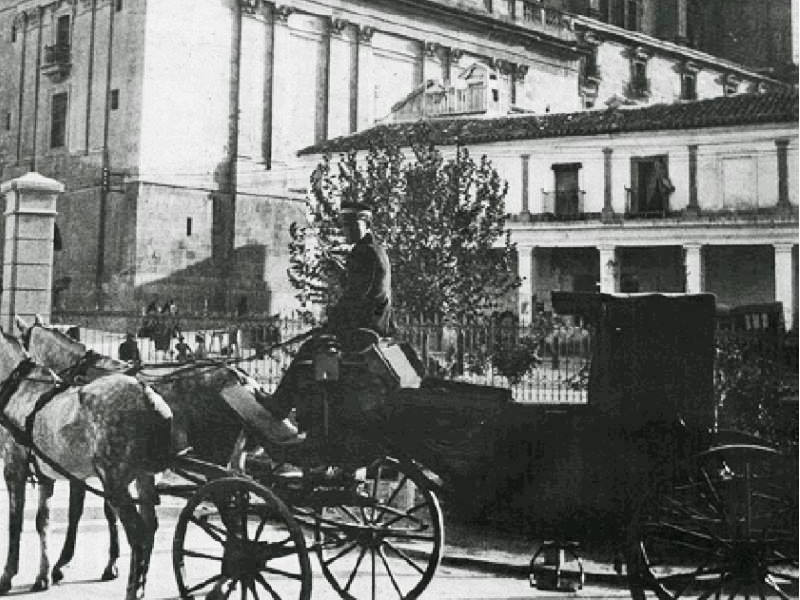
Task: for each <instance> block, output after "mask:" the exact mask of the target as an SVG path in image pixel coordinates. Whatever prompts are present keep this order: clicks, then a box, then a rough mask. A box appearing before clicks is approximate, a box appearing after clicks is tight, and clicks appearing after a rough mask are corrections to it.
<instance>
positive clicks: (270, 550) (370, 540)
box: [24, 295, 797, 600]
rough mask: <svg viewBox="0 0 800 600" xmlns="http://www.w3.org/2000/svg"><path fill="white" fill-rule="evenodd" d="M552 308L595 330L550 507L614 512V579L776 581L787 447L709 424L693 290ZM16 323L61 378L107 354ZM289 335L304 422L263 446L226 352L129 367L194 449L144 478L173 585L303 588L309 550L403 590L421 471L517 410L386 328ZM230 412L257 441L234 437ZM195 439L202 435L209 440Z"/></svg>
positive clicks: (713, 591)
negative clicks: (169, 531) (344, 343)
mask: <svg viewBox="0 0 800 600" xmlns="http://www.w3.org/2000/svg"><path fill="white" fill-rule="evenodd" d="M554 304H555V305H558V306H559V307H560V308H561V310H562V311H564V312H577V313H580V314H582V315H584V316H585V317H586V318H587V319H588V320H589V321H590V322H592V323H593V324H594V326H595V328H596V332H597V333H596V337H595V342H596V343H595V344H593V346H594V357H593V362H592V374H591V377H590V406H589V407H582V408H585V409H586V410H585V411H584V412H582V413H581V414H580V415H576V413H575V412H574V411H573V413H572V414H571V415H569V416H568V417H565V418H567V419H569V423H568V424H569V425H570V427H572V428H575V429H576V430H577V431H579V432H580V441H579V442H578V444H577V446H576V448H577V450H576V452H575V453H574V454H575V456H576V457H577V458H576V462H578V463H581V465H582V473H583V475H582V476H581V479H580V481H579V482H578V483H577V484H575V485H574V486H573V487H571V488H569V489H568V494H567V496H570V497H564V498H563V502H562V503H561V504H562V505H563V506H565V507H567V509H568V510H572V509H574V510H575V512H576V514H578V513H579V512H580V514H590V515H594V516H595V517H596V518H598V519H600V518H605V517H606V516H608V515H612V516H614V517H617V518H620V519H621V520H619V521H618V522H617V523H616V524H615V525H614V527H616V528H617V530H618V531H619V532H620V533H622V532H624V533H625V535H620V540H621V542H622V543H624V546H625V550H626V552H625V554H626V561H627V569H628V575H629V580H630V586H631V592H632V595H633V596H634V597H637V598H643V597H644V595H645V591H646V590H650V591H652V592H654V593H655V594H656V596H657V597H659V598H677V597H678V596H688V595H694V596H695V597H700V598H710V597H711V596H715V597H720V596H729V597H735V596H736V595H737V594H740V595H742V596H744V597H749V596H754V597H768V596H769V597H787V594H786V592H785V591H784V588H785V583H786V582H787V581H788V582H789V583H790V584H792V583H793V584H794V585H796V578H797V558H796V557H797V542H796V540H797V485H796V475H797V473H796V462H795V463H792V462H791V461H789V462H786V460H785V459H784V458H783V457H781V456H780V455H779V454H778V453H777V452H776V451H774V450H773V449H771V448H769V447H767V446H765V445H764V444H762V443H760V442H759V441H758V440H755V439H751V438H749V437H746V436H740V435H735V434H732V433H729V434H726V433H724V432H713V431H712V430H713V422H712V419H711V415H712V408H711V397H712V390H711V385H712V382H711V373H712V366H713V337H712V336H713V316H714V301H713V297H712V296H707V295H706V296H680V297H666V296H660V295H658V296H657V295H651V296H641V297H626V298H621V297H612V296H599V295H594V296H591V297H589V296H579V295H572V296H561V297H557V298H554ZM24 337H25V339H26V341H27V345H28V347H29V348H30V349H31V352H32V353H33V355H34V357H36V358H37V360H41V361H42V362H44V363H45V364H47V365H48V366H50V367H51V368H53V369H54V370H58V371H59V372H62V373H64V375H65V376H69V377H74V376H75V375H77V373H78V372H81V373H83V374H84V375H86V374H87V373H89V375H90V376H91V375H92V373H91V372H90V371H91V369H95V370H96V371H97V372H96V373H94V375H97V374H98V373H99V372H108V370H109V369H112V368H119V365H112V364H109V363H108V362H106V363H104V362H103V361H101V360H98V359H97V357H96V356H91V355H89V354H84V353H85V348H83V347H82V346H80V345H79V344H76V343H75V342H71V341H70V342H69V344H67V343H66V342H65V341H64V340H60V341H58V342H57V343H54V342H53V340H52V338H54V337H58V334H57V333H54V332H52V331H50V330H48V329H46V328H43V327H32V328H30V329H28V331H27V332H26V334H25V336H24ZM306 350H307V351H306V352H300V354H299V355H298V358H297V359H296V362H297V363H298V369H299V370H300V371H299V372H300V380H301V381H302V382H303V383H304V385H303V387H302V389H301V392H300V396H299V397H298V401H299V403H300V404H301V407H299V408H301V411H300V414H299V415H298V416H299V420H300V422H301V423H303V424H304V425H305V429H306V430H307V435H306V438H305V440H303V441H302V442H301V443H297V444H288V445H287V444H276V443H274V442H273V440H272V439H271V436H270V434H269V423H270V420H271V417H270V416H269V415H268V414H267V413H266V409H264V408H263V406H261V405H260V404H259V403H258V402H256V401H255V398H256V397H257V396H258V391H257V390H255V391H254V389H253V385H252V381H250V380H249V379H248V378H247V377H246V375H245V374H244V373H243V372H241V371H239V370H238V369H236V368H235V367H234V366H230V365H219V364H214V363H198V364H195V365H191V366H183V367H181V368H179V369H176V370H173V371H171V372H170V373H169V374H168V375H166V376H164V375H163V374H156V373H150V372H147V371H145V372H143V373H139V378H140V380H141V381H144V382H151V383H153V385H154V387H155V389H156V391H158V392H159V393H161V394H162V395H164V397H165V398H166V399H167V401H168V404H169V405H170V406H171V407H172V408H173V412H174V414H175V420H176V424H177V425H180V426H181V427H183V431H184V434H185V436H184V440H183V441H184V445H185V446H193V447H194V450H195V452H194V453H193V452H186V453H183V454H181V455H179V456H177V457H175V458H173V460H172V462H171V465H170V467H171V470H172V472H173V473H174V474H175V477H171V478H170V483H169V484H162V485H161V486H160V491H161V492H162V493H169V494H173V495H177V496H182V497H185V498H186V499H187V504H186V506H185V507H184V509H183V510H182V512H181V514H180V517H179V519H178V523H177V526H176V530H175V537H174V543H173V563H174V569H175V575H176V579H177V584H178V589H179V592H180V595H181V597H183V598H191V597H205V598H211V599H213V598H225V597H228V595H229V594H230V593H231V592H232V591H233V590H234V589H235V590H237V594H241V597H251V596H252V597H253V598H261V597H268V598H287V599H289V598H292V599H293V598H299V599H307V598H310V595H311V566H310V565H311V562H310V560H309V553H314V554H316V556H317V558H318V562H319V565H320V568H321V570H322V573H323V575H324V576H325V578H326V579H327V580H328V581H329V583H330V584H331V585H332V586H333V588H334V589H335V590H336V591H337V592H338V593H339V595H340V596H341V597H343V598H350V599H359V600H362V599H366V598H370V599H372V600H375V599H378V598H380V599H383V598H392V597H397V598H400V599H411V598H416V597H418V596H419V595H420V594H422V593H423V591H424V590H425V588H426V587H427V585H428V584H429V583H430V581H431V579H432V577H433V576H434V573H435V570H436V568H437V566H438V564H439V561H440V559H441V556H442V552H443V523H442V512H441V508H440V504H439V501H438V499H437V491H439V488H440V485H442V483H443V484H444V485H445V486H448V485H449V484H450V482H452V481H456V480H461V481H463V480H464V479H465V478H469V477H470V476H471V475H472V474H474V473H475V471H474V465H475V463H476V461H479V459H480V458H481V456H482V455H484V454H490V453H491V450H492V448H493V447H495V445H496V442H497V437H498V431H500V430H499V429H498V428H497V427H496V426H495V423H498V422H503V421H504V420H505V421H508V420H509V419H516V418H518V417H519V416H520V415H521V413H518V411H519V410H520V407H518V406H515V405H514V404H513V403H511V401H510V394H508V393H507V392H506V391H503V390H498V389H496V388H485V387H481V386H473V385H469V384H460V383H452V382H447V381H443V380H436V379H428V378H425V377H423V376H422V373H421V370H420V365H419V364H417V362H416V360H415V356H414V354H413V351H412V350H410V349H409V348H408V347H406V346H404V345H402V344H398V343H394V342H392V341H385V340H377V339H374V340H369V341H368V343H366V344H361V345H358V346H353V347H346V348H344V349H342V348H341V347H339V346H337V344H336V340H334V339H331V338H329V337H325V338H322V337H317V338H315V340H314V341H313V342H312V343H311V344H309V345H307V346H306ZM78 367H80V368H78ZM198 381H202V382H204V383H203V386H204V387H203V386H200V387H198ZM159 386H160V387H159ZM209 390H211V391H212V392H213V393H211V392H209ZM170 394H176V395H180V394H184V395H187V394H188V396H191V397H192V398H193V399H194V402H195V404H193V405H192V404H182V402H183V400H182V399H181V398H177V396H176V398H173V399H172V400H170V398H172V396H170ZM203 394H205V395H206V397H207V398H211V397H212V396H215V397H218V398H221V399H222V402H220V403H217V404H213V402H211V400H209V403H208V405H209V406H212V405H213V406H214V407H215V408H214V409H213V410H217V411H218V412H217V413H215V414H212V413H213V411H212V413H209V412H206V413H205V414H202V415H198V414H193V413H192V410H196V406H199V405H205V400H202V397H203ZM201 400H202V401H201ZM193 406H194V407H195V409H193V408H192V407H193ZM209 415H210V416H209ZM201 417H202V420H200V419H201ZM546 418H550V417H549V416H548V417H546ZM556 418H557V419H559V420H562V421H563V420H564V418H562V417H561V416H557V417H556ZM209 422H210V423H211V424H212V425H213V427H212V428H211V429H209V428H208V425H209ZM454 423H456V424H457V426H455V427H454V426H453V424H454ZM556 425H558V424H556ZM562 425H563V423H562ZM559 426H560V425H559ZM242 428H243V429H244V430H245V432H246V433H247V434H248V436H249V437H250V438H251V439H254V440H255V442H256V443H257V445H258V446H260V449H259V450H258V451H256V452H250V451H244V450H243V447H242V444H241V441H242V438H241V437H238V436H237V435H235V433H236V432H238V430H239V429H242ZM556 429H557V427H556ZM232 432H233V433H234V435H233V436H231V433H232ZM541 433H542V435H544V434H545V433H546V432H545V431H544V430H542V431H541ZM536 434H537V433H536V431H533V432H532V433H531V435H536ZM208 436H213V437H215V438H220V439H218V440H217V442H218V444H217V445H216V446H215V447H214V448H212V449H209V448H208V447H207V442H208V441H209V440H208V439H207V438H208ZM204 446H205V447H204ZM204 450H205V452H204ZM795 459H796V455H795ZM548 466H549V465H546V464H542V470H543V472H544V471H547V468H548ZM587 508H589V509H591V510H590V511H589V512H586V510H585V509H587Z"/></svg>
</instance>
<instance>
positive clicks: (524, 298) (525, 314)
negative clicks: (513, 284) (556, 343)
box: [517, 246, 534, 322]
mask: <svg viewBox="0 0 800 600" xmlns="http://www.w3.org/2000/svg"><path fill="white" fill-rule="evenodd" d="M533 252H534V249H533V248H531V247H530V246H520V247H519V248H517V273H518V275H519V278H520V280H521V281H522V283H521V285H520V287H519V316H520V318H522V319H523V320H524V321H526V322H530V319H531V317H532V316H533V267H534V258H533Z"/></svg>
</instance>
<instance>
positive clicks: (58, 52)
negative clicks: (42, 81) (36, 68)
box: [42, 44, 72, 77]
mask: <svg viewBox="0 0 800 600" xmlns="http://www.w3.org/2000/svg"><path fill="white" fill-rule="evenodd" d="M71 67H72V48H71V47H70V45H69V44H53V45H52V46H45V47H44V61H42V73H44V74H45V75H49V76H55V77H65V76H66V75H67V74H68V73H69V70H70V68H71Z"/></svg>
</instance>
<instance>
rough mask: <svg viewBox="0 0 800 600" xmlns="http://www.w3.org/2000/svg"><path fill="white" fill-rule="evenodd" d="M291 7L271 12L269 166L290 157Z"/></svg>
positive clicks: (281, 163)
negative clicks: (270, 142) (270, 149)
mask: <svg viewBox="0 0 800 600" xmlns="http://www.w3.org/2000/svg"><path fill="white" fill-rule="evenodd" d="M291 13H292V9H291V8H289V7H287V6H276V7H275V9H274V10H273V11H272V15H273V18H272V27H273V29H272V65H273V66H272V152H271V157H272V166H273V167H274V166H276V165H285V164H286V162H287V160H288V159H289V158H290V157H291V148H292V146H293V145H294V144H292V141H291V138H292V132H291V131H290V127H291V123H292V119H291V117H290V116H291V114H292V112H293V111H292V93H291V90H292V89H293V87H294V85H295V83H294V82H293V81H292V77H293V74H292V73H291V71H290V69H291V64H292V61H291V52H292V48H291V32H290V31H289V15H291Z"/></svg>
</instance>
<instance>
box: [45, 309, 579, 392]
mask: <svg viewBox="0 0 800 600" xmlns="http://www.w3.org/2000/svg"><path fill="white" fill-rule="evenodd" d="M53 322H54V323H56V324H58V325H59V327H60V328H61V329H62V330H65V331H67V332H68V333H70V334H71V335H73V336H74V337H75V338H77V339H79V340H80V341H81V342H83V343H84V344H85V345H86V346H87V347H88V348H90V349H92V350H94V351H95V352H99V353H100V354H103V355H106V356H113V357H116V356H117V355H118V352H119V346H120V344H121V343H122V342H123V341H124V339H125V335H126V332H131V333H134V334H135V335H136V336H137V337H136V342H137V346H138V348H139V353H140V356H141V359H142V361H143V362H145V363H163V362H174V361H176V360H177V358H178V354H177V351H176V345H177V343H178V342H179V340H180V337H183V338H184V342H185V343H187V344H188V345H189V346H190V348H192V349H193V350H194V349H196V347H197V344H198V342H197V341H196V340H198V339H201V338H202V340H203V342H204V345H205V348H206V351H207V352H208V355H209V356H210V357H219V358H237V359H241V363H240V365H241V367H242V368H244V369H245V370H246V371H247V372H248V373H250V374H251V375H252V376H254V377H255V378H256V379H258V380H259V381H260V382H261V383H262V384H263V385H264V386H265V388H266V389H267V390H269V391H274V389H275V388H276V387H277V385H278V383H279V381H280V379H281V377H282V375H283V372H284V371H285V369H286V368H288V366H289V364H290V362H291V360H292V356H293V351H295V350H296V349H297V347H298V345H299V342H298V343H293V344H289V345H287V346H285V347H282V348H280V349H277V350H274V351H271V352H270V351H269V348H270V346H273V345H274V344H277V343H280V342H285V341H287V340H290V339H292V338H293V337H295V336H298V335H299V334H301V333H303V332H305V331H307V330H308V329H309V326H308V325H307V324H306V323H305V322H304V321H303V320H302V319H300V318H293V317H286V318H276V317H271V316H267V315H263V316H246V317H243V316H236V315H221V314H216V315H215V314H208V313H206V314H195V315H189V314H184V313H180V314H176V315H161V314H159V315H145V316H143V315H139V314H135V313H112V312H58V313H55V314H54V315H53ZM397 326H398V336H397V337H398V338H400V339H404V340H407V341H408V342H410V343H411V345H412V346H413V347H414V348H415V349H416V351H417V352H418V354H419V356H420V358H421V360H422V362H423V364H424V366H425V368H426V372H427V374H429V375H436V376H440V377H445V378H448V379H453V380H458V381H466V382H470V383H476V384H481V385H491V386H497V387H503V388H507V389H510V390H511V391H512V395H513V397H514V399H515V400H517V401H520V402H532V403H545V404H551V403H552V404H564V403H568V404H583V403H586V402H587V382H588V370H589V363H590V356H591V352H590V350H591V335H590V333H589V331H588V330H586V329H584V328H582V327H580V326H577V325H575V326H573V325H569V326H568V325H562V326H560V327H558V328H556V329H552V328H548V327H543V326H542V325H541V324H540V323H535V324H526V323H519V322H517V321H516V320H515V319H509V320H506V321H497V320H496V319H487V320H485V321H480V322H470V323H461V324H456V325H454V324H443V323H437V322H426V321H424V320H419V319H410V318H400V319H399V320H398V323H397ZM159 348H160V349H159Z"/></svg>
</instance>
